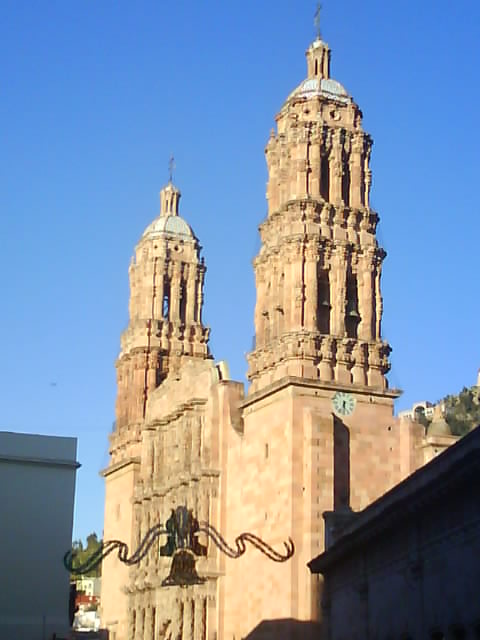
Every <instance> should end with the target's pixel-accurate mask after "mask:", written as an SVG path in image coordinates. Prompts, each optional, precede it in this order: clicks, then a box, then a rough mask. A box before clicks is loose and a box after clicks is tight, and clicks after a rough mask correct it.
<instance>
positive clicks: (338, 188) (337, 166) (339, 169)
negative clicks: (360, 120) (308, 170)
mask: <svg viewBox="0 0 480 640" xmlns="http://www.w3.org/2000/svg"><path fill="white" fill-rule="evenodd" d="M342 156H343V152H342V137H341V131H340V130H335V131H334V132H333V135H332V150H331V152H330V157H329V165H330V171H329V173H330V202H332V203H333V204H336V205H340V204H341V203H342V176H343V159H342Z"/></svg>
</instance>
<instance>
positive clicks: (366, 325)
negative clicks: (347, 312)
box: [358, 256, 375, 342]
mask: <svg viewBox="0 0 480 640" xmlns="http://www.w3.org/2000/svg"><path fill="white" fill-rule="evenodd" d="M373 273H374V266H373V264H372V257H371V256H368V257H367V258H366V259H365V260H363V261H362V264H361V268H360V270H359V274H358V276H359V277H358V307H359V312H360V324H359V326H358V337H359V338H360V339H361V340H366V341H367V342H369V341H371V340H374V339H375V336H374V329H373V310H374V306H375V291H374V277H373Z"/></svg>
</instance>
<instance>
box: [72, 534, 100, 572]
mask: <svg viewBox="0 0 480 640" xmlns="http://www.w3.org/2000/svg"><path fill="white" fill-rule="evenodd" d="M101 544H102V540H99V539H98V536H97V534H96V533H94V532H93V533H91V534H90V535H88V536H87V540H86V544H85V545H84V544H83V542H82V541H81V540H74V541H73V544H72V549H73V552H74V558H73V562H72V566H73V568H74V569H75V567H79V566H80V565H82V564H84V563H85V562H86V561H87V560H88V559H89V558H90V557H91V556H92V554H93V553H94V552H95V551H96V550H97V549H98V548H99V547H100V545H101ZM86 575H88V576H89V577H91V578H98V577H100V576H101V575H102V565H101V564H99V565H98V566H97V567H95V568H94V569H92V570H91V571H89V572H88V573H87V574H86Z"/></svg>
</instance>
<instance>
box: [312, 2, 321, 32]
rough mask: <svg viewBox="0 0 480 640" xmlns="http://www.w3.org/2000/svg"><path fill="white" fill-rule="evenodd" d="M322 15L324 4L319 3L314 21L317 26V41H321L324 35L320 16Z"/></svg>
mask: <svg viewBox="0 0 480 640" xmlns="http://www.w3.org/2000/svg"><path fill="white" fill-rule="evenodd" d="M321 13H322V4H321V3H320V2H317V10H316V11H315V19H314V21H313V23H314V25H315V29H316V31H317V40H321V38H322V33H321V31H320V15H321Z"/></svg>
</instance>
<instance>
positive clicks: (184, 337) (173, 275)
mask: <svg viewBox="0 0 480 640" xmlns="http://www.w3.org/2000/svg"><path fill="white" fill-rule="evenodd" d="M180 196H181V194H180V191H179V190H178V189H177V187H175V185H174V184H173V183H172V181H171V180H170V181H169V183H168V184H167V185H166V186H165V187H164V188H163V189H162V190H161V192H160V215H159V216H158V217H157V218H155V220H154V221H153V222H152V223H151V224H150V225H149V226H148V227H147V228H146V229H145V231H144V233H143V235H142V237H141V239H140V242H139V243H138V244H137V246H136V248H135V253H134V256H133V258H132V260H131V263H130V268H129V280H130V303H129V316H130V317H129V323H128V327H127V328H126V330H125V331H124V332H123V334H122V337H121V348H120V355H119V357H118V359H117V362H116V369H117V389H118V392H117V401H116V408H115V409H116V410H115V413H116V422H115V427H114V430H113V432H112V433H111V435H110V456H111V457H110V463H109V466H108V467H107V469H105V470H104V471H103V474H102V475H103V476H104V478H105V524H104V536H105V538H106V539H108V540H122V541H124V542H126V543H127V544H128V545H129V546H130V548H131V547H132V545H133V544H134V542H135V540H134V512H133V497H134V492H135V487H137V485H138V478H139V476H140V467H141V447H142V432H143V430H144V429H145V415H146V408H147V402H148V400H149V398H150V396H151V394H152V392H153V391H154V390H155V389H156V388H157V387H159V386H160V385H161V384H162V382H163V381H164V380H165V379H166V378H167V376H175V375H177V372H179V369H180V367H181V366H182V364H183V363H185V362H187V361H188V360H189V359H207V358H210V352H209V348H208V338H209V329H208V328H207V327H205V326H204V324H203V322H202V306H203V282H204V278H205V271H206V267H205V264H204V261H203V258H201V256H200V251H201V246H200V244H199V241H198V239H197V238H196V237H195V235H194V233H193V231H192V229H191V228H190V226H189V225H188V224H187V222H185V220H183V218H181V217H180V215H179V203H180ZM102 572H103V581H104V585H106V586H105V589H104V590H103V591H102V618H103V620H104V621H105V624H106V625H107V626H108V627H109V628H110V629H112V630H115V633H116V635H117V637H119V638H126V637H128V628H127V611H128V600H127V595H126V592H125V590H124V589H123V586H122V585H125V584H127V583H128V579H129V578H128V576H129V574H128V567H126V566H125V565H122V564H121V563H120V562H119V561H118V559H115V558H113V557H109V558H106V559H105V560H104V562H103V569H102Z"/></svg>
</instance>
